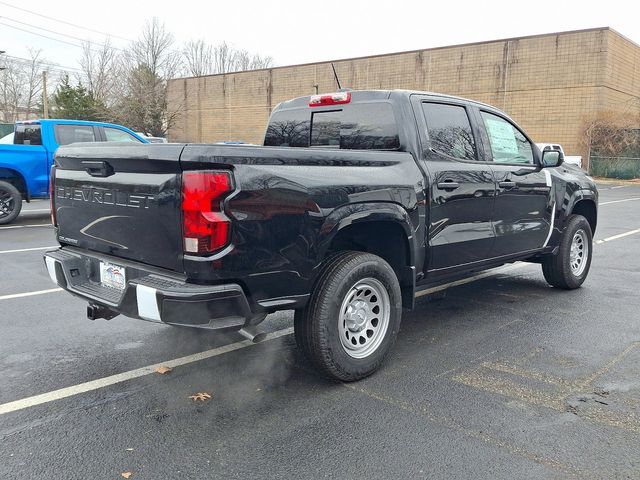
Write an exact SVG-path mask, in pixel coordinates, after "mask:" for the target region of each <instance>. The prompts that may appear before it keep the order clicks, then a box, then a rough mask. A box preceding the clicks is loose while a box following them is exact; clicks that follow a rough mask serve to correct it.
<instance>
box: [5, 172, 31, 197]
mask: <svg viewBox="0 0 640 480" xmlns="http://www.w3.org/2000/svg"><path fill="white" fill-rule="evenodd" d="M0 180H2V181H5V182H8V183H10V184H11V185H13V186H14V187H16V188H17V189H18V191H19V192H20V194H21V195H22V196H23V197H24V199H25V200H29V198H30V196H29V188H28V187H27V182H26V180H25V178H24V175H22V173H20V172H19V171H18V170H15V169H13V168H7V167H0Z"/></svg>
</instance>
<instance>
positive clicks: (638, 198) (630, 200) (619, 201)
mask: <svg viewBox="0 0 640 480" xmlns="http://www.w3.org/2000/svg"><path fill="white" fill-rule="evenodd" d="M636 200H640V197H631V198H625V199H624V200H611V201H609V202H601V203H599V204H598V206H600V207H601V206H602V205H611V204H612V203H622V202H633V201H636Z"/></svg>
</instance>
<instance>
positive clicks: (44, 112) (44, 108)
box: [42, 70, 49, 118]
mask: <svg viewBox="0 0 640 480" xmlns="http://www.w3.org/2000/svg"><path fill="white" fill-rule="evenodd" d="M42 118H49V97H48V96H47V71H46V70H43V71H42Z"/></svg>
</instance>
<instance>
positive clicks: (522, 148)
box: [480, 112, 533, 164]
mask: <svg viewBox="0 0 640 480" xmlns="http://www.w3.org/2000/svg"><path fill="white" fill-rule="evenodd" d="M480 113H481V115H482V120H483V121H484V126H485V128H486V130H487V135H488V136H489V143H490V144H491V153H492V155H493V161H494V162H496V163H525V164H532V163H533V149H532V147H531V144H530V143H529V141H528V140H527V139H526V138H525V136H524V135H523V134H522V132H520V130H518V129H517V128H516V127H515V126H514V125H512V124H511V123H510V122H508V121H506V120H505V119H504V118H501V117H498V116H497V115H493V114H491V113H487V112H480Z"/></svg>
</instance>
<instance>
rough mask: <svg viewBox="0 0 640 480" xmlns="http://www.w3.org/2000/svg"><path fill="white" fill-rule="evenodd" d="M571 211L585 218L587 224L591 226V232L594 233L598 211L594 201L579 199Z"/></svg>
mask: <svg viewBox="0 0 640 480" xmlns="http://www.w3.org/2000/svg"><path fill="white" fill-rule="evenodd" d="M571 213H572V214H575V215H582V216H583V217H584V218H586V219H587V222H589V226H590V227H591V233H595V231H596V225H597V223H598V213H597V209H596V204H595V202H593V201H592V200H580V201H579V202H577V203H576V204H575V205H574V206H573V209H572V210H571Z"/></svg>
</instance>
